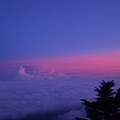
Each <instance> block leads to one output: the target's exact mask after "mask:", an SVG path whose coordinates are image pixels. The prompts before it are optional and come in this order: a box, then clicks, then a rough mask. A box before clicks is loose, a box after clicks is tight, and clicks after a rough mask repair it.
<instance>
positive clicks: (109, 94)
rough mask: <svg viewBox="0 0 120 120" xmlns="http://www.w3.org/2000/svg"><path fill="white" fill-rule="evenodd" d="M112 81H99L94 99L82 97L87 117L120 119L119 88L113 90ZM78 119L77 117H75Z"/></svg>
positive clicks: (110, 119)
mask: <svg viewBox="0 0 120 120" xmlns="http://www.w3.org/2000/svg"><path fill="white" fill-rule="evenodd" d="M114 85H115V83H114V81H113V80H112V81H108V82H105V81H104V80H103V81H102V82H100V86H99V88H95V91H96V92H97V94H96V98H95V101H92V102H89V101H87V100H86V99H82V100H81V101H82V103H83V104H84V105H85V110H86V113H87V116H86V117H87V118H90V120H120V88H119V89H117V91H116V92H115V91H114V89H113V87H114ZM76 120H79V119H76Z"/></svg>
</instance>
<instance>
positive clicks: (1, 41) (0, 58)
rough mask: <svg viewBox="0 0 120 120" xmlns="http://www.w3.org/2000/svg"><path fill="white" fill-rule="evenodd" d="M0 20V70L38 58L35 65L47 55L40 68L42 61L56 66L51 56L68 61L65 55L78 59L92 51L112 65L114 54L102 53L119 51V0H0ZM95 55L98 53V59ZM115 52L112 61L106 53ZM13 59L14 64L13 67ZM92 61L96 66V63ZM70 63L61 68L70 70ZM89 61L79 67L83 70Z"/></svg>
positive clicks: (25, 63)
mask: <svg viewBox="0 0 120 120" xmlns="http://www.w3.org/2000/svg"><path fill="white" fill-rule="evenodd" d="M0 18H1V19H0V66H2V67H1V70H0V71H2V70H3V68H4V65H5V67H6V66H7V63H9V65H8V67H9V69H10V68H11V67H14V68H15V69H16V68H17V67H19V66H27V67H28V66H30V67H31V66H32V65H31V64H33V63H34V65H35V63H36V59H39V62H37V63H39V65H38V64H37V65H38V66H40V65H41V64H42V63H43V60H41V59H48V61H47V62H46V63H44V64H43V65H42V66H45V65H46V64H48V66H52V67H53V66H54V68H58V66H59V65H58V66H56V65H55V64H54V65H53V61H54V60H56V57H57V58H61V59H62V60H63V61H64V58H66V60H68V61H69V59H68V58H69V57H72V58H73V59H77V58H78V57H79V59H78V60H79V61H80V60H81V59H83V58H84V59H85V57H84V55H89V58H91V56H90V54H91V53H92V55H94V54H97V58H100V57H101V59H102V63H103V62H104V59H107V61H108V60H109V59H110V65H111V64H112V63H114V65H113V64H112V68H113V67H115V66H117V65H118V64H119V59H118V56H119V54H114V55H113V54H112V55H111V57H110V55H109V57H108V58H106V57H105V55H104V54H106V53H107V54H111V53H116V51H117V53H118V52H119V51H120V33H119V32H120V1H119V0H114V1H113V0H0ZM99 53H100V54H102V56H100V57H99V56H98V55H99ZM115 55H116V56H117V59H118V61H114V62H113V61H112V59H113V58H112V57H113V56H115ZM76 56H77V57H76ZM103 56H104V58H103ZM67 57H68V58H67ZM74 57H75V58H74ZM52 58H53V59H54V60H53V61H52V62H51V60H49V59H52ZM93 58H96V57H95V56H93ZM93 58H92V59H93ZM115 58H116V57H115ZM16 60H17V61H18V60H20V62H18V63H16V65H15V62H14V61H16ZM30 60H32V62H31V63H30V64H29V65H28V64H27V62H24V64H23V61H30ZM95 60H96V59H95ZM11 61H12V62H11ZM33 61H34V62H33ZM40 61H42V62H41V63H40ZM73 61H74V60H73ZM96 61H97V67H95V68H96V69H97V68H98V67H99V66H100V64H101V63H100V64H99V63H98V60H96ZM3 62H4V63H3ZM48 62H49V63H48ZM92 62H94V60H92ZM58 63H60V61H59V60H58V61H57V62H56V64H58ZM65 63H67V62H65ZM65 63H64V64H65ZM75 63H76V62H75V61H74V64H75ZM87 63H89V62H87ZM51 64H52V65H51ZM64 64H62V65H63V66H64ZM72 64H73V62H70V65H69V67H68V66H67V65H66V67H68V68H71V69H72V67H73V66H75V65H74V64H73V65H72ZM78 64H79V65H81V64H82V62H81V63H78ZM84 64H85V63H84ZM104 64H105V62H104ZM104 64H103V65H104ZM37 65H35V66H37ZM60 65H61V64H60ZM91 65H93V64H91ZM91 65H89V66H88V67H84V69H82V70H83V72H84V70H86V71H87V69H88V68H89V67H90V66H91ZM110 65H108V66H109V67H108V68H110ZM38 66H37V67H38ZM52 67H50V69H52ZM32 68H33V66H32ZM73 69H76V68H75V67H73ZM103 69H104V68H102V70H103ZM57 70H58V69H57ZM62 70H63V69H62ZM62 70H61V71H62ZM64 70H65V69H64ZM64 70H63V71H64ZM77 70H78V68H77ZM115 70H118V67H117V68H116V69H115ZM6 71H8V69H7V70H6ZM75 71H76V70H75ZM78 71H79V72H80V70H78ZM78 71H77V72H78ZM112 71H114V69H112ZM88 72H89V69H88ZM117 72H118V73H119V71H117ZM58 73H59V72H58ZM1 74H3V73H2V72H1ZM69 74H70V73H69ZM101 79H102V78H101Z"/></svg>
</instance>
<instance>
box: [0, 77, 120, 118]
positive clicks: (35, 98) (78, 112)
mask: <svg viewBox="0 0 120 120" xmlns="http://www.w3.org/2000/svg"><path fill="white" fill-rule="evenodd" d="M100 81H101V80H64V79H63V80H62V79H58V80H51V79H45V80H43V79H42V80H40V79H39V80H8V81H0V120H4V119H6V118H9V119H18V118H25V117H26V116H28V115H34V114H39V115H45V116H46V117H44V119H41V120H50V117H49V118H47V115H48V116H54V115H56V118H55V120H74V118H75V117H76V116H77V117H85V111H84V106H83V105H82V104H81V100H80V99H82V98H86V99H88V100H93V99H94V98H93V97H94V95H95V92H94V88H95V87H98V86H99V82H100ZM115 83H116V84H117V87H119V85H120V82H119V80H118V81H115ZM36 120H37V119H36Z"/></svg>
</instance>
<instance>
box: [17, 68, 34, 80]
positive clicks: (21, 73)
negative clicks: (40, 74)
mask: <svg viewBox="0 0 120 120" xmlns="http://www.w3.org/2000/svg"><path fill="white" fill-rule="evenodd" d="M17 77H18V78H20V79H23V80H30V79H33V78H34V76H33V75H30V74H28V73H26V71H25V68H24V67H23V66H21V67H20V68H19V69H18V76H17Z"/></svg>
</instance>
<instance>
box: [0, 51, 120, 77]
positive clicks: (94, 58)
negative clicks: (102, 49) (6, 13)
mask: <svg viewBox="0 0 120 120" xmlns="http://www.w3.org/2000/svg"><path fill="white" fill-rule="evenodd" d="M0 66H1V67H0V72H1V73H10V72H11V73H12V72H14V71H15V70H16V68H18V67H20V66H29V67H31V68H32V69H33V71H34V74H37V75H38V74H41V73H43V72H49V74H54V73H59V74H65V75H68V74H69V75H77V76H82V77H89V76H93V75H99V76H100V75H102V76H112V75H113V76H119V75H120V51H113V52H106V53H94V54H93V53H90V54H86V55H80V56H79V55H77V56H67V57H54V58H42V59H41V58H36V59H33V58H32V59H24V60H11V61H4V62H0ZM93 77H94V76H93ZM101 79H102V78H101Z"/></svg>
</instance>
